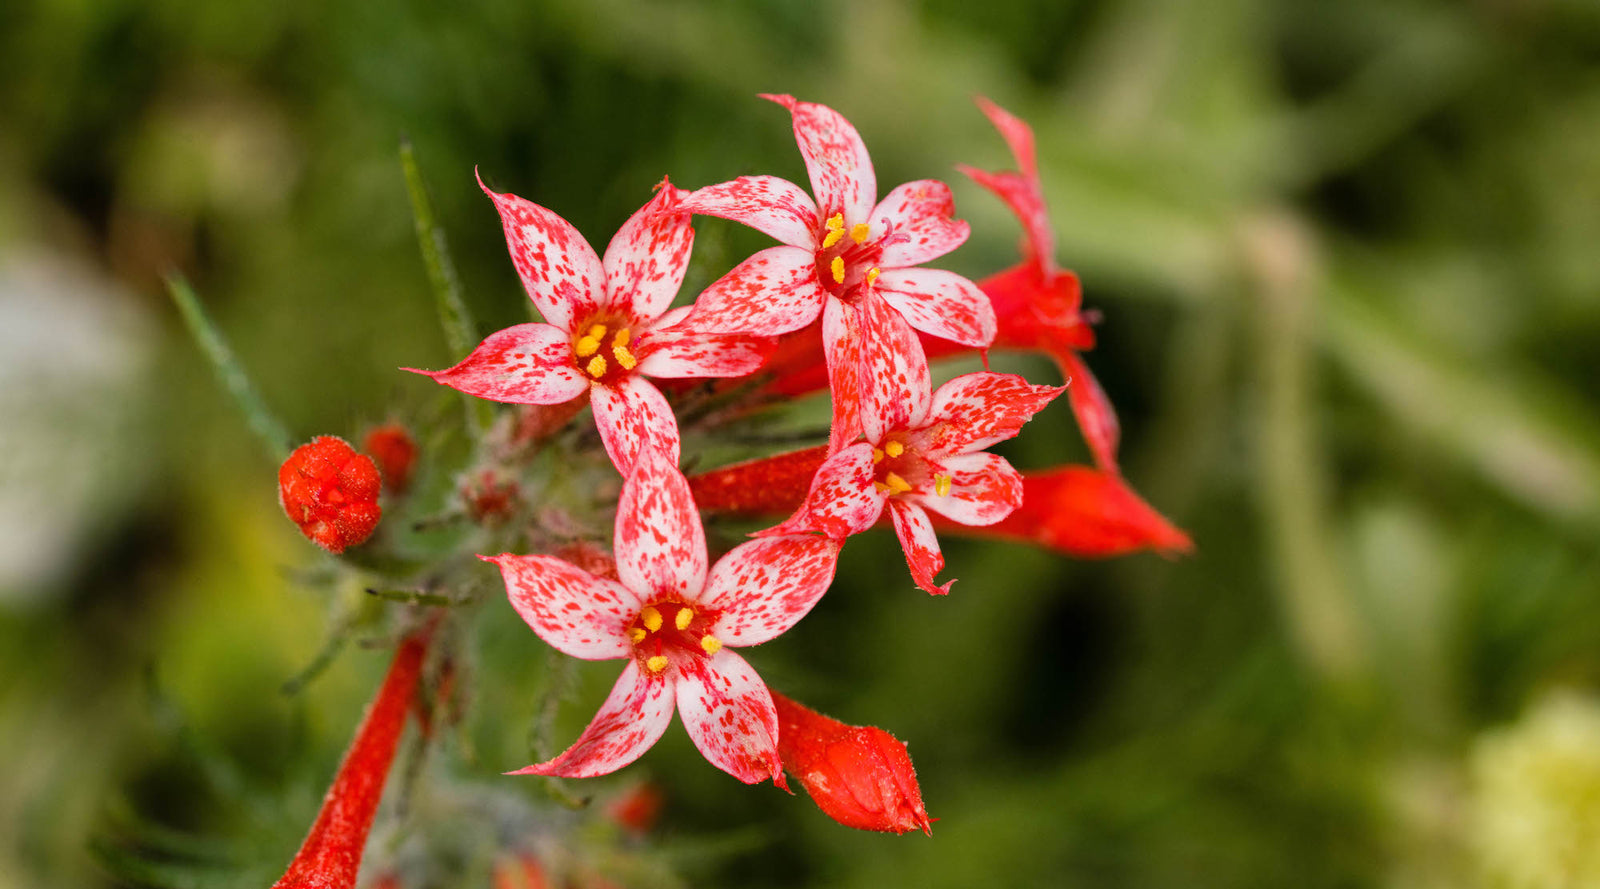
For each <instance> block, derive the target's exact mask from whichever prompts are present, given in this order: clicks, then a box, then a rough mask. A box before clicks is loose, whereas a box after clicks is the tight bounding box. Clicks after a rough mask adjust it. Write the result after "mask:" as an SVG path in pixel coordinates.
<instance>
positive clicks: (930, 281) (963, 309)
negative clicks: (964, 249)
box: [877, 269, 996, 349]
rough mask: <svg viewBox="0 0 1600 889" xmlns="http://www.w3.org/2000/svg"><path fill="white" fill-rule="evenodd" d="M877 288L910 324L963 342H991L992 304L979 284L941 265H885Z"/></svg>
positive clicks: (983, 346)
mask: <svg viewBox="0 0 1600 889" xmlns="http://www.w3.org/2000/svg"><path fill="white" fill-rule="evenodd" d="M877 283H878V292H879V293H880V294H882V296H883V298H884V299H886V300H888V301H889V305H892V306H894V307H895V310H896V311H898V312H899V313H900V314H901V315H904V316H905V319H906V320H907V321H909V322H911V326H912V327H915V328H916V329H918V330H920V331H922V332H923V333H931V334H933V335H934V336H937V337H943V338H944V339H947V340H953V341H954V342H958V343H960V344H962V345H963V346H971V347H973V348H975V349H986V348H988V347H989V344H990V343H993V342H994V332H995V325H996V321H995V317H994V307H993V306H992V305H990V303H989V297H987V296H985V295H984V292H983V291H982V290H979V289H978V285H976V284H974V283H972V282H971V281H969V280H967V279H966V278H963V277H961V276H960V275H958V274H956V273H955V272H947V271H945V270H943V269H884V270H883V274H881V275H879V276H878V282H877Z"/></svg>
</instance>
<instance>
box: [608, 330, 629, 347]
mask: <svg viewBox="0 0 1600 889" xmlns="http://www.w3.org/2000/svg"><path fill="white" fill-rule="evenodd" d="M631 339H633V329H632V328H630V327H624V328H622V329H621V330H619V331H617V335H616V336H614V337H612V338H611V342H612V343H613V344H615V345H618V346H626V345H627V344H628V340H631Z"/></svg>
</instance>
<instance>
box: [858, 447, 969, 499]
mask: <svg viewBox="0 0 1600 889" xmlns="http://www.w3.org/2000/svg"><path fill="white" fill-rule="evenodd" d="M872 468H873V478H872V486H873V487H875V488H877V489H878V490H880V491H882V492H884V493H886V494H888V495H889V496H891V497H893V496H896V495H898V494H904V493H906V492H908V491H910V490H911V489H913V488H915V487H917V486H918V485H920V484H922V483H923V482H924V481H926V480H927V479H928V477H929V475H930V474H932V476H933V493H934V494H936V495H938V496H940V497H943V496H945V495H946V494H948V493H950V482H951V479H950V476H949V475H947V474H945V473H942V472H941V473H933V469H932V466H931V465H930V464H929V463H928V460H927V458H926V457H923V456H922V454H921V453H920V452H919V451H918V450H917V449H916V448H915V447H913V446H912V444H911V442H910V441H909V440H908V439H907V437H906V435H905V434H904V433H900V432H891V433H889V435H887V436H886V437H885V438H884V440H883V441H882V443H880V444H879V446H878V447H875V448H873V449H872Z"/></svg>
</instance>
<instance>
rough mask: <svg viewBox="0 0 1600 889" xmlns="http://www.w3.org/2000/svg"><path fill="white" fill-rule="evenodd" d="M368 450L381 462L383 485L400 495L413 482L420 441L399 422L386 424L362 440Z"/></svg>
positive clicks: (380, 471) (379, 467) (379, 469)
mask: <svg viewBox="0 0 1600 889" xmlns="http://www.w3.org/2000/svg"><path fill="white" fill-rule="evenodd" d="M361 450H362V451H365V452H366V453H367V454H368V455H370V456H371V457H372V459H373V460H375V461H377V463H378V472H379V473H381V474H382V475H383V484H384V486H385V487H387V488H388V489H389V492H390V493H393V494H400V493H403V492H404V491H405V489H406V488H407V487H408V486H409V485H410V484H411V468H412V466H413V465H415V464H416V462H417V443H416V442H415V441H412V440H411V433H410V432H408V431H407V430H406V427H404V426H402V425H400V424H399V423H385V424H383V425H382V426H378V427H376V428H374V429H373V430H372V431H370V432H368V433H367V437H366V438H365V439H363V440H362V442H361Z"/></svg>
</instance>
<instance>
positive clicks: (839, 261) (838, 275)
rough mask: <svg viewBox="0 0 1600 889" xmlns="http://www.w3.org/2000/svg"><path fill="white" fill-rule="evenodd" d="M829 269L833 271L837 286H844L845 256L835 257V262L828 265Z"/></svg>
mask: <svg viewBox="0 0 1600 889" xmlns="http://www.w3.org/2000/svg"><path fill="white" fill-rule="evenodd" d="M828 268H829V269H831V270H832V271H833V283H835V284H843V283H844V257H843V256H835V257H834V258H833V262H832V263H830V264H829V265H828Z"/></svg>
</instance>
